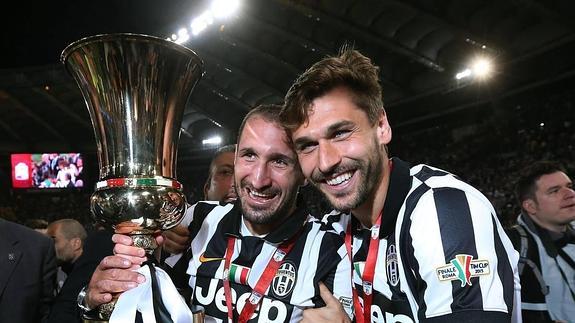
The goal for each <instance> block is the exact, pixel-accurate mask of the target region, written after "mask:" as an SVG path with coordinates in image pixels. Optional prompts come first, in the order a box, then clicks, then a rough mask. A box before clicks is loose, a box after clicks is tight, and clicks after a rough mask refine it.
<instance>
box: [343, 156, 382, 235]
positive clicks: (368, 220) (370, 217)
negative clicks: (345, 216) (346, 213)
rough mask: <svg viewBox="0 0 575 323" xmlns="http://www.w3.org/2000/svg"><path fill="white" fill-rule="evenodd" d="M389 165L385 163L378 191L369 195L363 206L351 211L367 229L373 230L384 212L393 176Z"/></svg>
mask: <svg viewBox="0 0 575 323" xmlns="http://www.w3.org/2000/svg"><path fill="white" fill-rule="evenodd" d="M389 165H390V164H389V163H387V162H384V163H383V165H382V167H383V170H382V176H381V179H380V180H379V183H378V185H377V186H376V189H375V190H374V191H373V192H372V193H371V194H370V195H368V197H367V200H366V201H365V202H364V203H363V204H361V205H360V206H358V207H357V208H355V209H352V210H351V213H352V214H353V215H354V216H355V217H356V218H357V219H358V220H359V222H361V224H363V225H364V226H365V227H367V228H371V227H372V226H373V225H374V224H375V222H376V221H377V217H378V216H379V214H380V213H381V211H382V210H383V205H384V204H385V198H386V196H387V189H388V187H389V177H390V175H391V171H390V167H389ZM382 217H383V214H382Z"/></svg>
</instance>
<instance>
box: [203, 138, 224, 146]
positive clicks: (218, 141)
mask: <svg viewBox="0 0 575 323" xmlns="http://www.w3.org/2000/svg"><path fill="white" fill-rule="evenodd" d="M221 143H222V137H220V136H213V137H210V138H207V139H204V140H202V145H219V144H221Z"/></svg>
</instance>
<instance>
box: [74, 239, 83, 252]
mask: <svg viewBox="0 0 575 323" xmlns="http://www.w3.org/2000/svg"><path fill="white" fill-rule="evenodd" d="M72 246H74V249H76V250H78V249H82V240H81V239H80V238H72Z"/></svg>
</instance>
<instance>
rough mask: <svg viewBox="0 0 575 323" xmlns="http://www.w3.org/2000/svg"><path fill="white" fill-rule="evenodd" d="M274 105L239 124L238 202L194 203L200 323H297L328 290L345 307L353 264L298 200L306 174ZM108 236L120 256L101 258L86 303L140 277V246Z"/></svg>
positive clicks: (192, 271) (190, 222) (193, 275)
mask: <svg viewBox="0 0 575 323" xmlns="http://www.w3.org/2000/svg"><path fill="white" fill-rule="evenodd" d="M280 108H281V107H279V106H273V105H272V106H260V107H257V108H255V109H253V110H252V111H250V112H249V113H248V115H247V116H246V118H245V119H244V122H243V123H242V125H241V127H240V130H239V137H238V145H237V151H236V158H235V166H234V182H235V186H236V190H237V192H238V201H237V203H235V204H227V205H223V206H222V205H220V204H219V203H206V202H200V203H197V204H195V205H194V206H192V207H191V208H190V209H189V210H188V214H190V215H191V216H187V217H186V222H185V223H183V225H187V226H189V231H190V235H191V239H192V240H191V244H190V250H191V254H192V259H191V260H190V262H189V265H188V268H187V273H188V274H189V275H190V280H189V284H190V287H191V288H192V289H193V297H192V304H193V305H196V306H198V305H199V306H202V307H204V309H205V314H206V321H209V322H225V321H228V319H229V320H231V321H233V322H246V321H247V320H248V319H249V318H250V317H252V316H253V319H252V320H251V321H254V322H299V321H300V320H301V316H302V312H303V310H304V309H306V308H314V307H321V306H323V305H324V303H323V302H322V301H321V294H322V293H323V294H325V287H327V289H329V290H331V291H333V293H334V294H335V295H336V297H337V299H338V301H341V302H342V303H343V304H344V305H347V306H348V307H349V309H350V307H351V306H350V304H351V298H350V295H351V282H350V279H349V278H350V277H351V264H350V262H349V259H348V257H347V255H346V251H345V246H344V244H343V240H342V239H341V237H340V236H339V235H337V234H335V233H333V232H327V231H325V230H324V229H323V228H324V226H323V225H322V224H321V223H319V222H315V221H312V220H311V219H310V217H309V216H308V213H307V212H306V210H305V209H303V208H301V207H299V206H298V205H297V203H296V200H297V192H298V188H299V186H301V185H302V184H303V183H304V177H303V174H302V172H301V168H300V166H299V164H298V162H297V156H296V154H295V152H294V151H293V148H292V146H291V141H290V138H289V136H288V135H287V133H286V131H285V129H284V128H283V127H282V126H281V124H280V123H279V111H280ZM114 240H115V241H116V242H117V243H119V244H117V245H116V248H115V251H116V254H117V255H118V254H119V255H121V256H111V257H107V258H106V259H104V260H103V261H102V262H101V264H100V266H99V267H98V269H97V270H96V272H95V273H94V275H93V277H92V280H91V282H90V284H89V288H88V292H87V293H86V295H87V296H86V299H85V300H86V302H85V303H84V301H82V302H83V304H82V305H87V306H88V308H94V307H95V306H97V305H100V304H102V303H106V302H109V301H110V300H111V297H112V296H111V293H112V292H114V293H115V292H123V291H125V290H128V289H131V288H133V287H134V285H135V284H136V283H137V282H138V277H140V275H139V274H138V273H136V272H134V271H131V270H127V269H128V268H131V269H135V268H138V266H139V264H140V263H141V262H143V261H144V260H145V259H144V258H141V257H139V256H138V255H143V250H142V249H139V248H135V247H131V246H130V245H131V239H130V238H129V237H126V236H121V235H115V236H114ZM126 259H130V260H131V262H125V260H126ZM140 279H141V277H140ZM320 282H323V283H324V284H325V287H324V286H323V285H320ZM165 301H169V300H165ZM188 301H189V300H188ZM338 301H336V302H338ZM328 302H329V300H328ZM250 304H253V306H252V305H250Z"/></svg>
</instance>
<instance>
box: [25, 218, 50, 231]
mask: <svg viewBox="0 0 575 323" xmlns="http://www.w3.org/2000/svg"><path fill="white" fill-rule="evenodd" d="M25 225H26V226H27V227H28V228H30V229H34V230H35V231H38V232H40V233H42V234H46V231H47V229H48V221H46V220H44V219H28V220H26V222H25Z"/></svg>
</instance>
